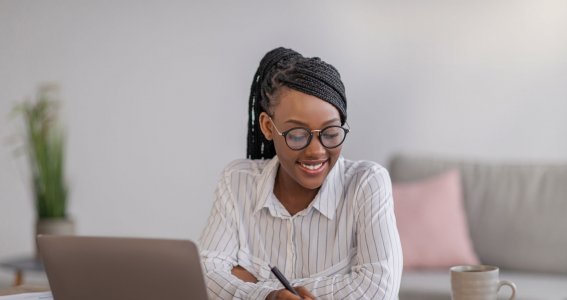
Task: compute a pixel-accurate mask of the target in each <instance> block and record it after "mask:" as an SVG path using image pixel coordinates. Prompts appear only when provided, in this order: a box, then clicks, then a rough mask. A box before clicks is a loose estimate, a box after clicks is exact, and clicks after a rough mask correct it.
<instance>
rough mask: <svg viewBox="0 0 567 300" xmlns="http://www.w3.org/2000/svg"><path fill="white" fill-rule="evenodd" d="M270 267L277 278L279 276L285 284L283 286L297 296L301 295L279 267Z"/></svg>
mask: <svg viewBox="0 0 567 300" xmlns="http://www.w3.org/2000/svg"><path fill="white" fill-rule="evenodd" d="M270 268H271V269H272V273H274V275H276V278H278V280H279V281H280V282H281V283H282V284H283V286H284V287H285V288H286V289H287V290H288V291H290V292H292V293H293V294H294V295H296V296H299V293H297V291H296V290H295V289H294V288H293V287H292V286H291V284H289V281H287V279H286V278H285V276H283V274H282V273H281V272H280V270H278V268H277V267H272V266H270Z"/></svg>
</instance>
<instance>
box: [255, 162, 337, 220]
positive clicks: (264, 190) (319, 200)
mask: <svg viewBox="0 0 567 300" xmlns="http://www.w3.org/2000/svg"><path fill="white" fill-rule="evenodd" d="M278 167H279V160H278V157H277V156H274V158H272V159H271V160H270V161H269V162H268V163H267V164H266V166H265V167H264V169H263V170H262V172H261V174H260V180H259V181H258V186H257V195H258V202H257V203H256V207H255V209H254V212H257V211H259V210H261V209H262V208H268V209H269V210H270V212H271V213H272V215H275V214H274V212H275V211H276V210H277V207H278V206H281V204H280V203H277V204H278V205H276V203H274V201H275V200H276V197H275V196H273V191H274V183H275V180H276V174H277V170H278ZM343 174H344V158H343V157H342V156H341V157H339V159H338V160H337V162H336V163H335V165H334V166H333V169H331V172H329V174H328V175H327V177H326V178H325V180H324V181H323V184H322V185H321V189H319V192H318V193H317V195H316V196H315V199H313V201H312V202H311V204H310V205H309V207H308V208H307V209H305V210H304V211H303V212H307V211H308V210H309V209H310V207H313V208H315V209H316V210H318V211H319V212H320V213H321V214H322V215H324V216H325V217H327V218H328V219H330V220H333V219H334V218H335V214H336V211H337V206H338V205H339V201H340V200H341V199H342V194H343V186H344V178H343ZM303 212H300V213H299V214H302V213H303Z"/></svg>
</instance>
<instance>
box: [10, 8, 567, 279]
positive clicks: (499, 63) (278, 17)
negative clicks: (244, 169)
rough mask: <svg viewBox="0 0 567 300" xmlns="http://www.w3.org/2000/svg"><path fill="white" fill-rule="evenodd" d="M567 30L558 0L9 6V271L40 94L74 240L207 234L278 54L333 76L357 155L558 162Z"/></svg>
mask: <svg viewBox="0 0 567 300" xmlns="http://www.w3.org/2000/svg"><path fill="white" fill-rule="evenodd" d="M566 29H567V2H565V1H561V0H555V1H552V0H541V1H521V0H520V1H511V0H510V1H508V0H496V1H494V0H491V1H489V0H482V1H448V0H447V1H418V0H405V1H396V2H391V1H334V2H333V1H285V2H282V1H280V2H270V1H260V0H255V1H237V2H236V1H157V0H156V1H147V0H144V1H139V0H136V1H133V0H118V1H76V0H45V1H33V0H0V260H2V259H7V258H11V257H16V256H21V255H32V254H33V253H34V241H33V237H32V236H33V232H34V222H35V215H34V205H33V200H32V192H31V185H30V183H29V177H30V172H29V168H28V165H27V160H26V158H25V156H23V155H17V154H16V153H15V149H16V148H17V143H14V140H18V139H22V135H23V126H22V124H21V123H22V122H21V120H19V119H18V118H12V117H10V112H11V111H12V108H13V107H14V105H15V104H16V103H18V102H20V101H22V100H24V99H31V98H33V97H34V96H35V93H36V91H37V87H38V86H39V85H40V84H42V83H46V82H50V83H56V84H58V85H59V86H60V90H61V92H60V98H61V100H62V104H63V106H62V122H63V124H64V126H65V129H66V132H67V157H66V158H67V166H66V169H67V177H68V182H69V187H70V194H69V201H70V207H69V212H70V215H71V216H72V218H73V219H75V221H76V222H77V232H78V233H79V234H85V235H112V236H143V237H166V238H188V239H197V238H198V237H199V234H200V232H201V230H202V229H203V227H204V225H205V221H206V218H207V216H208V214H209V210H210V207H211V203H212V199H213V197H212V195H213V191H214V188H215V185H216V181H217V179H218V176H219V174H220V171H221V170H222V168H223V166H224V165H226V164H227V163H228V162H230V161H231V160H233V159H237V158H243V157H245V154H246V122H247V105H248V95H249V89H250V84H251V81H252V76H253V74H254V72H255V70H256V68H257V66H258V63H259V61H260V59H261V57H262V56H263V55H264V54H265V53H266V52H267V51H269V50H271V49H272V48H274V47H278V46H285V47H290V48H293V49H295V50H297V51H299V52H300V53H302V54H303V55H305V56H319V57H321V58H322V59H323V60H325V61H327V62H329V63H331V64H333V65H334V66H335V67H337V68H338V69H339V71H340V72H341V75H342V78H343V81H344V83H345V85H346V89H347V97H348V121H349V124H350V126H351V129H352V131H351V134H350V135H349V136H348V139H347V142H346V144H345V146H344V148H343V149H344V153H343V154H344V156H346V157H348V158H351V159H368V160H373V161H377V162H379V163H381V164H383V165H387V164H388V160H389V158H390V157H391V156H392V155H393V154H394V153H398V152H403V153H431V154H439V155H445V156H454V157H470V158H478V159H484V160H498V161H503V160H505V161H538V162H540V161H545V162H556V161H563V162H564V161H566V160H567V139H566V138H565V137H566V136H567V135H566V132H567V34H566ZM11 278H12V273H11V272H9V271H7V270H2V269H0V287H1V286H2V285H7V284H9V282H10V281H11V280H12V279H11Z"/></svg>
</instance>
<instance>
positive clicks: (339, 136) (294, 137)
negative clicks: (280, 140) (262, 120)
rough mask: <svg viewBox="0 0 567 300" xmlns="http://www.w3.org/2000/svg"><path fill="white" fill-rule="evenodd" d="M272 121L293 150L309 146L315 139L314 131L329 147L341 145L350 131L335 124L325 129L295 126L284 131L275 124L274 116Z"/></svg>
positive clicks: (324, 144) (322, 142)
mask: <svg viewBox="0 0 567 300" xmlns="http://www.w3.org/2000/svg"><path fill="white" fill-rule="evenodd" d="M270 122H272V125H274V128H275V129H276V131H277V132H278V134H279V135H281V136H283V137H284V139H285V143H286V144H287V146H288V147H289V148H290V149H291V150H301V149H305V148H307V146H309V144H310V143H311V140H312V139H313V133H314V132H317V135H318V136H319V141H320V142H321V145H323V147H325V148H327V149H332V148H337V147H338V146H340V145H341V144H342V143H343V142H344V141H345V138H346V135H347V133H348V132H349V131H350V129H348V128H344V127H342V126H338V125H333V126H327V127H325V128H323V129H318V130H310V129H307V128H303V127H294V128H291V129H289V130H286V131H284V132H280V131H279V130H278V128H277V127H276V124H274V121H273V120H272V118H270Z"/></svg>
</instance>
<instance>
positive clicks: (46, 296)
mask: <svg viewBox="0 0 567 300" xmlns="http://www.w3.org/2000/svg"><path fill="white" fill-rule="evenodd" d="M0 300H53V295H51V292H39V293H23V294H15V295H8V296H0Z"/></svg>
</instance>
